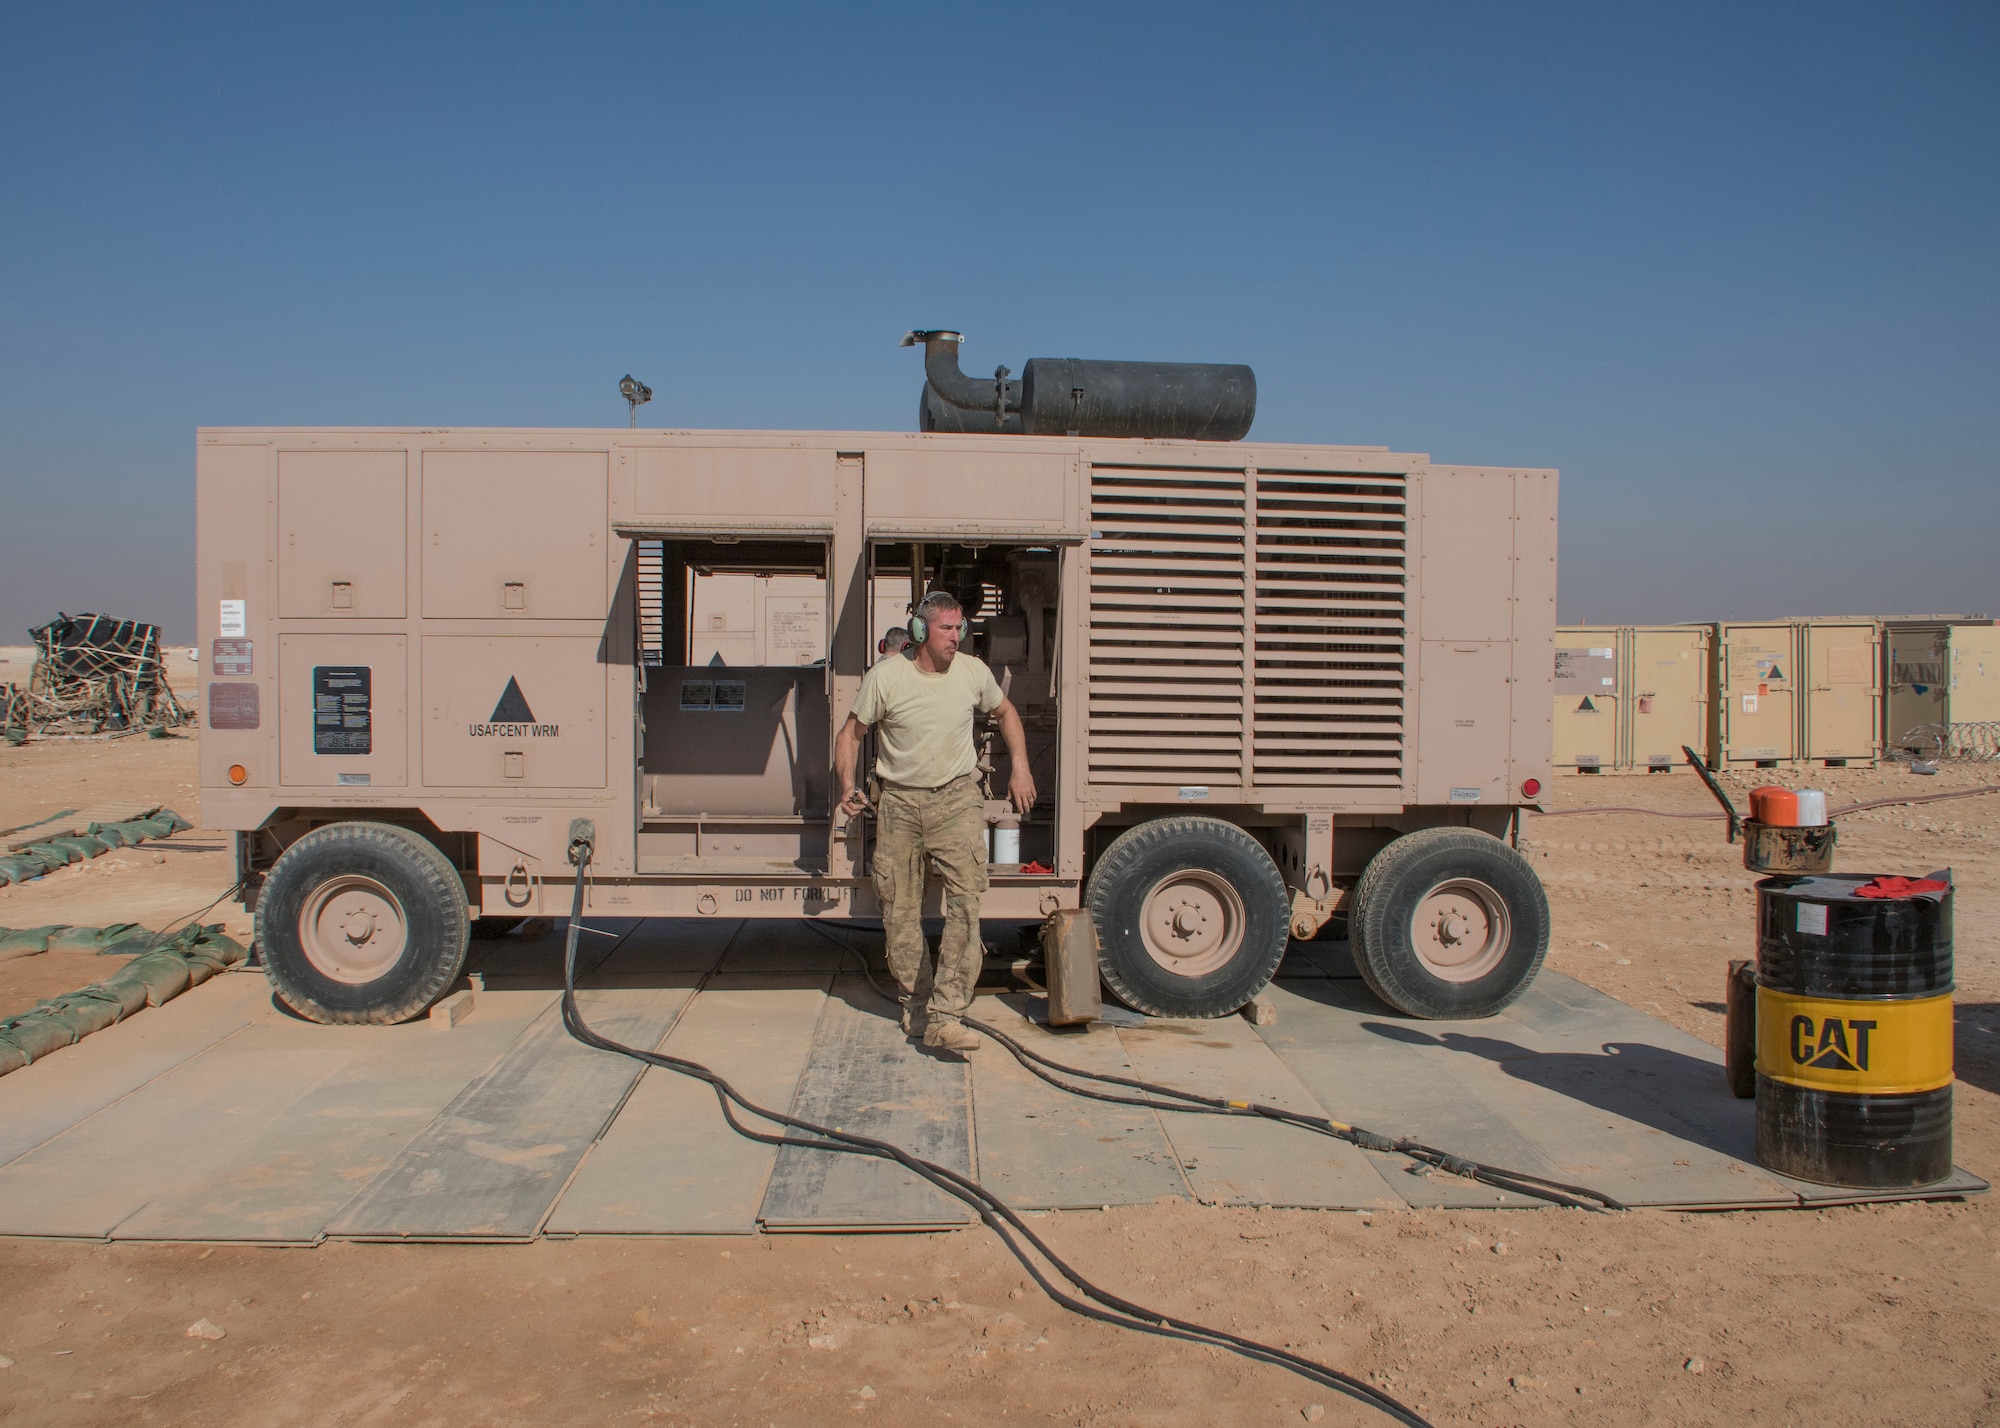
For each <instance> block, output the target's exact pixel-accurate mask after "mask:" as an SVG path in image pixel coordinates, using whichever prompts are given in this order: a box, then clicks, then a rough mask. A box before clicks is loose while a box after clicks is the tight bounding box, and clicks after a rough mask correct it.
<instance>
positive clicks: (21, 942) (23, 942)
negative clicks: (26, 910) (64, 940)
mask: <svg viewBox="0 0 2000 1428" xmlns="http://www.w3.org/2000/svg"><path fill="white" fill-rule="evenodd" d="M65 925H66V924H64V923H60V922H57V923H52V924H51V925H49V926H47V927H23V928H19V929H17V930H15V931H13V932H8V933H5V934H0V962H5V961H8V960H9V959H11V958H14V957H33V956H36V955H38V954H40V953H43V952H46V951H48V950H49V938H50V936H52V935H53V934H55V933H57V932H60V931H62V930H63V928H64V926H65Z"/></svg>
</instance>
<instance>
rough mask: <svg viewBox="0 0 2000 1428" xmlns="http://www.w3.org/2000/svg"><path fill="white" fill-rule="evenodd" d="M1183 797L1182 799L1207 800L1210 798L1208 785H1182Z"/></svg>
mask: <svg viewBox="0 0 2000 1428" xmlns="http://www.w3.org/2000/svg"><path fill="white" fill-rule="evenodd" d="M1181 797H1182V798H1207V797H1208V785H1207V784H1205V783H1193V784H1182V785H1181Z"/></svg>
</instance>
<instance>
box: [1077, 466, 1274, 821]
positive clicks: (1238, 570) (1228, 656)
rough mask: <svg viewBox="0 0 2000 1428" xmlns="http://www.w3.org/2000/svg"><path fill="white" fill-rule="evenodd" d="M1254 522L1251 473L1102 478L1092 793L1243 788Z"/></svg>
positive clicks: (1097, 498) (1118, 472)
mask: <svg viewBox="0 0 2000 1428" xmlns="http://www.w3.org/2000/svg"><path fill="white" fill-rule="evenodd" d="M1245 515H1246V512H1245V495H1244V487H1243V475H1242V473H1241V472H1228V471H1224V472H1204V471H1150V470H1139V469H1133V468H1126V467H1102V466H1100V467H1098V468H1097V469H1096V470H1095V471H1094V472H1093V473H1092V476H1091V519H1090V526H1091V535H1090V733H1089V755H1088V756H1089V773H1090V780H1091V782H1093V783H1101V784H1161V785H1179V784H1208V785H1211V786H1222V787H1235V786H1237V785H1239V784H1240V783H1241V782H1242V780H1243V735H1244V703H1243V693H1244V688H1243V686H1244V678H1245V674H1246V671H1245V668H1244V659H1245V653H1246V651H1245V640H1244V629H1245V623H1244V616H1245V611H1244V594H1245V591H1246V588H1247V586H1246V582H1245V574H1246V572H1245V568H1244V535H1245V530H1244V521H1245Z"/></svg>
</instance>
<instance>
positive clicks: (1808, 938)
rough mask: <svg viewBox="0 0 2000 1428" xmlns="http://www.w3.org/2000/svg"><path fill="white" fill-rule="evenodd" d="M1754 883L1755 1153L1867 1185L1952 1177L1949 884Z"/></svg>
mask: <svg viewBox="0 0 2000 1428" xmlns="http://www.w3.org/2000/svg"><path fill="white" fill-rule="evenodd" d="M1873 881H1875V880H1874V879H1873V878H1870V877H1854V876H1837V875H1834V874H1831V873H1821V874H1818V875H1815V876H1812V877H1773V878H1765V879H1764V880H1763V881H1762V882H1760V883H1758V884H1757V1160H1758V1163H1759V1164H1761V1165H1763V1166H1764V1167H1766V1168H1767V1169H1770V1170H1775V1171H1777V1172H1778V1173H1779V1174H1781V1175H1790V1176H1793V1177H1795V1178H1797V1179H1800V1180H1810V1181H1813V1182H1815V1183H1818V1184H1823V1185H1845V1186H1855V1187H1861V1188H1867V1189H1892V1188H1906V1187H1911V1186H1918V1185H1929V1184H1933V1183H1935V1182H1937V1181H1939V1180H1943V1179H1944V1178H1945V1177H1946V1176H1948V1175H1950V1174H1951V1084H1952V1022H1951V991H1952V960H1951V890H1950V889H1949V888H1946V889H1945V890H1943V891H1942V892H1928V893H1919V894H1916V895H1915V896H1909V897H1891V898H1867V897H1859V896H1856V894H1855V889H1856V888H1858V887H1861V886H1863V885H1865V884H1868V883H1871V882H1873Z"/></svg>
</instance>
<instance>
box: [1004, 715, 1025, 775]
mask: <svg viewBox="0 0 2000 1428" xmlns="http://www.w3.org/2000/svg"><path fill="white" fill-rule="evenodd" d="M1000 737H1001V738H1002V739H1003V740H1005V741H1006V744H1007V757H1008V758H1010V759H1012V760H1013V761H1014V767H1016V768H1023V769H1024V768H1026V767H1027V766H1028V731H1027V730H1026V729H1025V728H1023V727H1022V725H1021V711H1020V710H1018V709H1016V708H1015V707H1014V706H1013V705H1012V704H1009V705H1007V706H1006V707H1005V708H1004V709H1002V710H1001V711H1000Z"/></svg>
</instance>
